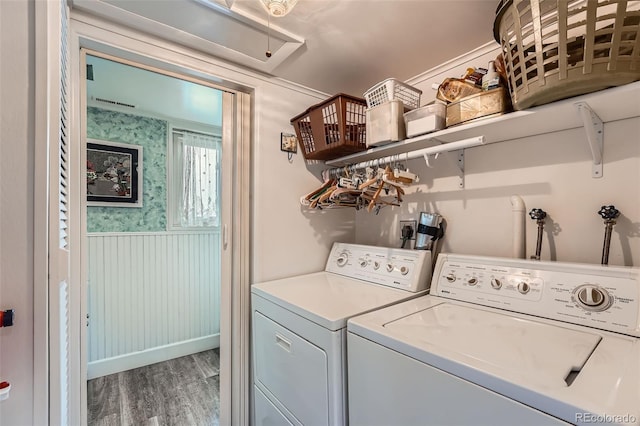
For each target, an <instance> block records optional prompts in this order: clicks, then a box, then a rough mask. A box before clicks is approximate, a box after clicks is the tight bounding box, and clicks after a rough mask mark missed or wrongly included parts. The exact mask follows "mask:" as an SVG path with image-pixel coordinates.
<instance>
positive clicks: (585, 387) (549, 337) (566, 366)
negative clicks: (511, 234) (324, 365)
mask: <svg viewBox="0 0 640 426" xmlns="http://www.w3.org/2000/svg"><path fill="white" fill-rule="evenodd" d="M639 294H640V269H638V268H625V267H614V266H600V265H584V264H571V263H561V262H544V261H527V260H516V259H500V258H490V257H477V256H463V255H453V254H441V255H440V256H439V257H438V261H437V263H436V266H435V268H434V274H433V280H432V284H431V293H430V294H429V295H427V296H423V297H419V298H416V299H413V300H410V301H407V302H404V303H401V304H397V305H394V306H391V307H389V308H385V309H382V310H378V311H375V312H372V313H369V314H365V315H362V316H359V317H355V318H352V319H350V320H349V322H348V346H349V352H348V376H349V420H350V425H351V426H361V425H366V426H375V425H385V426H388V425H403V426H411V425H420V426H424V425H456V426H460V425H491V426H496V425H515V424H517V425H536V426H540V425H558V424H585V425H586V424H635V425H637V424H639V422H640V303H639Z"/></svg>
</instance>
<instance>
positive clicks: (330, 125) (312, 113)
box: [291, 93, 367, 161]
mask: <svg viewBox="0 0 640 426" xmlns="http://www.w3.org/2000/svg"><path fill="white" fill-rule="evenodd" d="M366 106H367V104H366V102H365V100H364V99H362V98H356V97H353V96H349V95H345V94H342V93H341V94H338V95H335V96H333V97H332V98H329V99H327V100H326V101H324V102H322V103H320V104H317V105H314V106H312V107H310V108H309V109H307V110H306V111H305V112H303V113H302V114H299V115H297V116H296V117H294V118H292V119H291V124H292V125H293V127H294V128H295V131H296V135H297V136H298V141H299V144H300V147H301V148H302V154H303V156H304V158H305V159H307V160H324V161H327V160H333V159H335V158H338V157H342V156H345V155H349V154H353V153H356V152H360V151H364V150H365V149H367V141H366V118H365V117H366V116H365V111H366Z"/></svg>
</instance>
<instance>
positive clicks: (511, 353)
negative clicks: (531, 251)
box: [384, 303, 601, 387]
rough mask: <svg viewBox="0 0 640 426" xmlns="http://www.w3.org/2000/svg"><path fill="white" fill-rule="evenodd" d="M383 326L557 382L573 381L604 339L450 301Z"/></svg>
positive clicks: (420, 345)
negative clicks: (574, 375) (573, 375)
mask: <svg viewBox="0 0 640 426" xmlns="http://www.w3.org/2000/svg"><path fill="white" fill-rule="evenodd" d="M384 328H385V329H387V331H389V332H390V334H391V335H393V336H394V337H399V338H401V339H402V340H403V341H405V342H406V343H408V344H409V345H412V346H414V347H416V348H417V349H419V350H422V351H426V352H429V353H431V354H433V355H435V356H437V357H442V358H447V359H449V360H457V361H458V362H462V363H463V364H464V365H466V366H467V367H471V368H473V369H476V370H482V371H485V372H488V373H489V374H492V375H495V376H497V377H500V378H502V379H506V380H508V381H516V382H521V383H529V384H531V383H537V384H540V385H543V386H552V387H557V386H561V387H566V386H568V383H570V380H571V376H572V374H575V373H577V372H579V371H580V370H581V369H582V366H583V365H584V364H585V363H586V361H587V359H588V358H589V356H590V355H591V353H592V352H593V351H594V350H595V348H596V346H597V345H598V343H599V342H600V340H601V337H600V336H599V335H597V334H591V333H587V332H583V331H577V330H571V329H568V328H563V327H558V326H554V325H550V324H544V323H540V322H535V321H530V320H527V319H522V318H517V317H514V316H510V315H508V314H506V313H505V314H502V313H496V312H489V311H485V310H480V309H475V308H471V307H466V306H460V305H454V304H450V303H441V304H438V305H436V306H432V307H430V308H428V309H424V310H422V311H419V312H416V313H414V314H411V315H408V316H405V317H403V318H400V319H398V320H395V321H391V322H388V323H386V324H384ZM452 373H454V374H455V372H452Z"/></svg>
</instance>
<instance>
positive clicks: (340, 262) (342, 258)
mask: <svg viewBox="0 0 640 426" xmlns="http://www.w3.org/2000/svg"><path fill="white" fill-rule="evenodd" d="M347 261H349V255H348V254H347V253H344V252H343V253H340V255H339V256H338V258H337V259H336V263H337V264H338V266H344V265H346V264H347Z"/></svg>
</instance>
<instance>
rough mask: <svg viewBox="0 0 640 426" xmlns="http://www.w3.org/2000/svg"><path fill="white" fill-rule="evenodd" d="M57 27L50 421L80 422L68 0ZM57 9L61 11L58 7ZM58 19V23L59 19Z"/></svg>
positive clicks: (54, 17)
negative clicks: (74, 394)
mask: <svg viewBox="0 0 640 426" xmlns="http://www.w3.org/2000/svg"><path fill="white" fill-rule="evenodd" d="M50 4H51V5H52V10H51V11H50V13H49V14H48V15H49V25H50V26H51V27H50V28H51V30H52V31H55V32H57V36H58V37H55V38H54V39H53V40H50V43H51V45H50V59H49V60H50V63H49V64H48V65H49V67H50V69H51V70H53V69H55V68H57V70H59V72H58V73H53V74H54V76H55V77H57V78H51V79H50V81H49V85H50V86H49V87H48V89H49V91H48V92H49V97H50V99H49V102H50V103H49V107H50V111H49V114H50V120H49V123H50V124H49V126H50V127H49V135H48V136H49V144H48V146H49V153H48V154H49V189H48V191H49V206H48V209H49V215H48V217H49V225H48V227H49V232H48V245H49V263H48V269H49V281H48V310H49V424H51V425H67V424H79V423H78V422H79V421H80V418H79V413H80V412H79V402H77V403H72V401H76V400H77V398H71V397H70V389H71V388H72V387H73V388H77V389H79V386H73V385H72V383H71V382H72V380H73V379H72V373H71V371H72V368H71V367H72V365H78V363H74V360H73V359H72V358H71V351H70V344H71V342H70V336H71V335H73V331H72V329H71V327H72V323H73V321H74V318H73V314H72V310H71V299H72V297H73V295H72V293H73V291H72V287H71V285H72V280H71V278H70V277H71V263H70V254H71V238H70V234H69V229H70V226H69V222H70V217H71V211H70V205H69V195H70V185H69V183H70V181H71V176H70V173H71V167H70V166H71V164H72V162H71V161H70V149H69V140H70V138H69V123H68V116H69V108H68V105H69V103H68V97H69V62H68V58H69V48H68V44H67V43H68V35H67V31H68V28H69V8H68V6H67V4H66V2H64V1H55V2H50ZM54 8H55V10H54ZM56 21H57V22H56Z"/></svg>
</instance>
